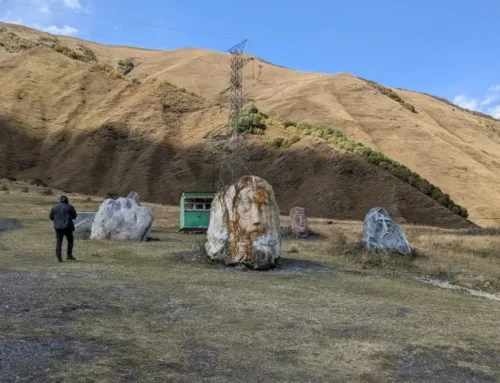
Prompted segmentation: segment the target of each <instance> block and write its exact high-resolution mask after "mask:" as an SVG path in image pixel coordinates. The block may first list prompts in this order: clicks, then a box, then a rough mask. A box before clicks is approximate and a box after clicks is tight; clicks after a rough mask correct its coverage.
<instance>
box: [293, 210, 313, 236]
mask: <svg viewBox="0 0 500 383" xmlns="http://www.w3.org/2000/svg"><path fill="white" fill-rule="evenodd" d="M290 224H291V226H292V235H293V236H294V237H296V238H306V237H308V236H309V227H308V224H307V217H306V209H304V208H302V207H294V208H292V209H290Z"/></svg>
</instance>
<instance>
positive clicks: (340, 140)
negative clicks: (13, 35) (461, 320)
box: [288, 122, 469, 218]
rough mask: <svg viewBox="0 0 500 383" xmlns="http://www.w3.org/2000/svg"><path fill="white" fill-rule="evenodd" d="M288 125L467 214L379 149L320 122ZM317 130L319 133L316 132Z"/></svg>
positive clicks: (463, 208)
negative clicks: (350, 154)
mask: <svg viewBox="0 0 500 383" xmlns="http://www.w3.org/2000/svg"><path fill="white" fill-rule="evenodd" d="M288 126H289V127H292V126H294V127H296V128H297V130H298V131H299V132H300V133H301V134H303V135H308V134H314V135H315V136H317V137H321V138H323V139H325V140H327V141H328V142H329V143H331V144H333V145H335V146H336V147H338V148H341V149H344V150H347V151H349V152H352V153H354V154H356V155H357V156H359V157H362V158H364V159H365V160H366V161H367V162H369V163H371V164H373V165H375V166H378V167H380V168H382V169H384V170H385V171H387V172H389V173H390V174H392V175H393V176H395V177H397V178H399V179H400V180H401V181H404V182H406V183H408V184H410V185H411V186H413V187H414V188H416V189H417V190H419V191H421V192H422V193H424V194H427V195H428V196H429V197H431V198H432V199H434V200H435V201H437V202H438V203H439V204H441V205H443V206H444V207H446V208H448V209H449V210H450V211H452V212H454V213H455V214H458V215H460V216H462V217H464V218H467V217H468V216H469V213H468V212H467V209H466V208H465V207H463V206H460V205H457V204H456V203H455V202H453V200H452V199H451V198H450V196H449V195H448V194H445V193H443V191H442V190H441V189H439V188H438V187H436V186H434V185H432V184H431V183H430V182H429V181H427V180H426V179H424V178H422V177H420V175H418V174H417V173H415V172H414V171H412V170H411V169H409V168H408V167H406V166H405V165H403V164H400V163H399V162H397V161H394V160H393V159H391V158H389V157H387V156H386V155H384V154H383V153H381V152H379V151H376V150H373V149H371V148H369V147H367V146H364V145H363V144H362V143H361V142H357V141H354V140H351V139H349V138H348V137H346V136H345V135H344V134H343V133H342V132H341V131H339V130H338V129H335V128H333V127H331V126H326V125H322V124H310V123H304V122H301V123H298V124H295V125H293V124H288ZM318 131H320V132H321V133H318Z"/></svg>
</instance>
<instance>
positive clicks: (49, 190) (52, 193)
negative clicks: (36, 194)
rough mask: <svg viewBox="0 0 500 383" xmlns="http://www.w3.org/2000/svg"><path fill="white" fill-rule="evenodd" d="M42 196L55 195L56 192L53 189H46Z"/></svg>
mask: <svg viewBox="0 0 500 383" xmlns="http://www.w3.org/2000/svg"><path fill="white" fill-rule="evenodd" d="M41 194H42V195H54V192H53V191H52V189H45V190H42V192H41Z"/></svg>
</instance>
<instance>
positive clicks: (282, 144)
mask: <svg viewBox="0 0 500 383" xmlns="http://www.w3.org/2000/svg"><path fill="white" fill-rule="evenodd" d="M298 141H300V136H298V135H294V136H291V137H289V138H283V137H276V138H273V139H272V140H271V141H269V142H268V144H269V146H270V147H272V148H275V149H288V148H289V147H290V146H292V145H293V144H295V143H296V142H298Z"/></svg>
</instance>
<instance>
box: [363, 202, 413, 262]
mask: <svg viewBox="0 0 500 383" xmlns="http://www.w3.org/2000/svg"><path fill="white" fill-rule="evenodd" d="M363 242H364V244H365V248H366V249H367V250H368V251H377V250H381V251H385V252H397V253H401V254H411V252H412V251H411V247H410V243H409V242H408V239H407V238H406V235H405V234H404V233H403V231H402V230H401V229H400V228H399V226H398V225H396V223H395V222H394V221H393V219H392V217H391V216H390V215H389V213H387V211H386V210H385V209H384V208H381V207H375V208H373V209H371V210H370V211H369V212H368V214H367V215H366V217H365V222H364V225H363Z"/></svg>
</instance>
